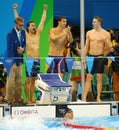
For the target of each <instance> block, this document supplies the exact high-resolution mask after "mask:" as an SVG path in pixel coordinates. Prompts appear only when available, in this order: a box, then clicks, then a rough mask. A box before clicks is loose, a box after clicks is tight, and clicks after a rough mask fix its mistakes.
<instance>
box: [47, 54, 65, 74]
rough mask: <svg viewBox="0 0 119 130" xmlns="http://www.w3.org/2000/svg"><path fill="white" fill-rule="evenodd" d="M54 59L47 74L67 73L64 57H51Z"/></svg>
mask: <svg viewBox="0 0 119 130" xmlns="http://www.w3.org/2000/svg"><path fill="white" fill-rule="evenodd" d="M49 57H53V58H54V59H53V61H52V63H51V65H50V66H49V68H48V70H47V73H64V72H65V61H64V57H63V56H49Z"/></svg>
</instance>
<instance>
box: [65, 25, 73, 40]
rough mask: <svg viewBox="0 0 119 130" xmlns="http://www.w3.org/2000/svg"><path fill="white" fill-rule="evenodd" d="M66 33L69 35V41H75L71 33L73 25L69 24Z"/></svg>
mask: <svg viewBox="0 0 119 130" xmlns="http://www.w3.org/2000/svg"><path fill="white" fill-rule="evenodd" d="M65 31H66V33H67V37H68V41H69V42H70V43H72V42H73V37H72V33H71V27H70V26H68V27H67V28H66V29H65Z"/></svg>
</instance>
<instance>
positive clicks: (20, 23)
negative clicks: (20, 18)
mask: <svg viewBox="0 0 119 130" xmlns="http://www.w3.org/2000/svg"><path fill="white" fill-rule="evenodd" d="M23 26H24V22H17V23H16V24H15V27H16V29H17V30H18V31H20V30H22V29H23Z"/></svg>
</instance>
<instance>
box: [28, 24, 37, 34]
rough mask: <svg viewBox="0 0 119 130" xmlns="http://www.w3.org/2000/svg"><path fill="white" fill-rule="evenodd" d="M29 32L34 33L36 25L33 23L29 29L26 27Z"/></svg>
mask: <svg viewBox="0 0 119 130" xmlns="http://www.w3.org/2000/svg"><path fill="white" fill-rule="evenodd" d="M28 30H29V32H31V33H32V34H35V33H36V24H35V23H30V24H29V27H28Z"/></svg>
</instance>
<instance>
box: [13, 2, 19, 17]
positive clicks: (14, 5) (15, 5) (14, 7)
mask: <svg viewBox="0 0 119 130" xmlns="http://www.w3.org/2000/svg"><path fill="white" fill-rule="evenodd" d="M17 8H18V5H17V4H13V12H14V18H15V19H16V18H18V17H19V15H18V12H17Z"/></svg>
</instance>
